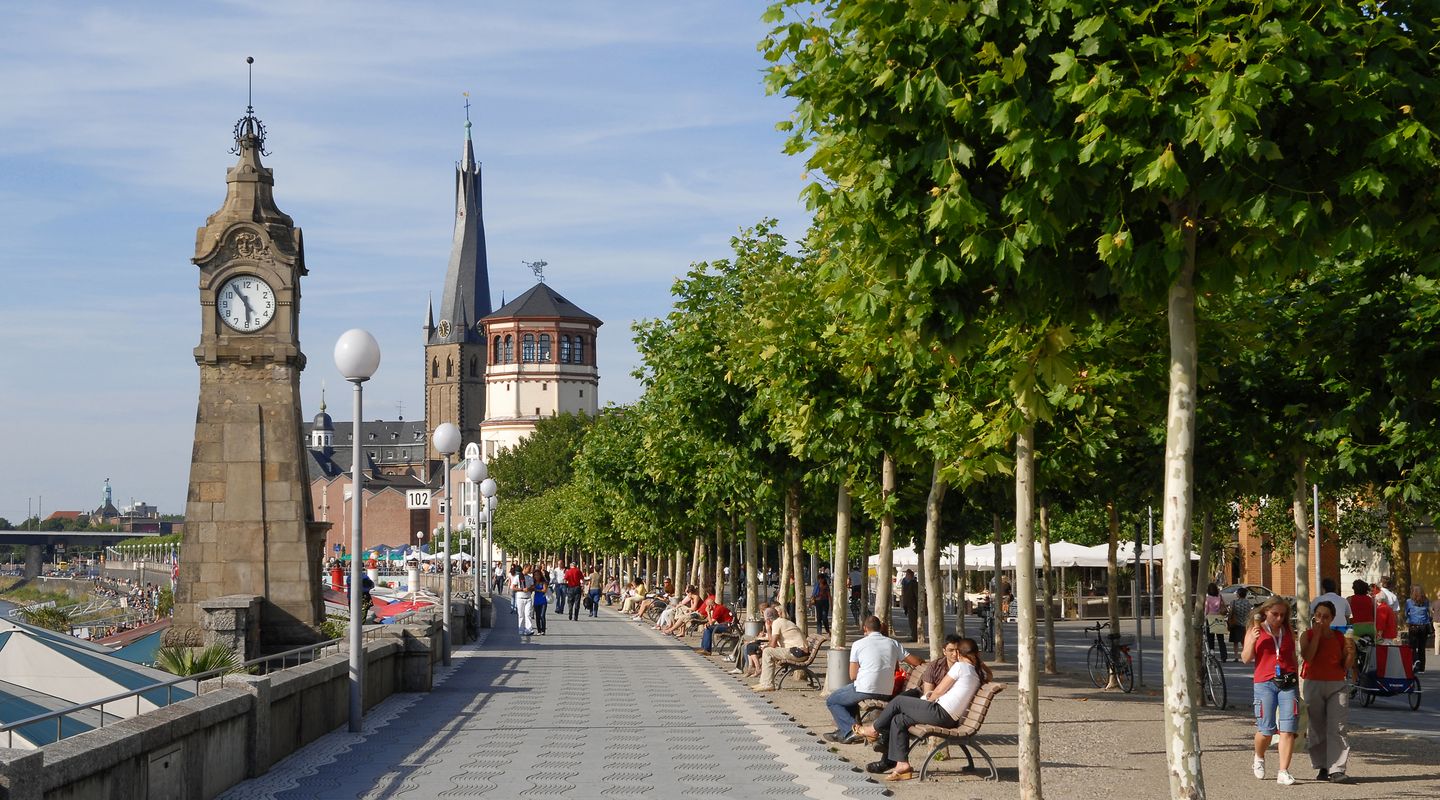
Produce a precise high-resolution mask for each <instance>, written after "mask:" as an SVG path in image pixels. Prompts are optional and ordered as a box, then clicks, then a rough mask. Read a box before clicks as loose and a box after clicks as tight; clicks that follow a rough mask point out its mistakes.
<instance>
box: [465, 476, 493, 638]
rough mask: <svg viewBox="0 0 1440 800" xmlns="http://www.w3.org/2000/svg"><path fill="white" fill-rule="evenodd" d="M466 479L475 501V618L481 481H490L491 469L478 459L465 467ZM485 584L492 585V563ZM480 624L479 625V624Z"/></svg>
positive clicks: (472, 572) (477, 611)
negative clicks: (468, 481)
mask: <svg viewBox="0 0 1440 800" xmlns="http://www.w3.org/2000/svg"><path fill="white" fill-rule="evenodd" d="M465 477H466V478H468V479H469V480H470V497H471V498H473V499H474V501H475V562H474V563H473V564H471V565H470V576H471V577H472V578H474V579H475V581H474V583H475V616H476V618H477V620H478V618H479V616H480V481H483V480H489V478H490V469H489V468H488V467H486V466H485V462H484V461H481V460H480V459H478V458H474V459H471V460H470V463H469V464H466V465H465ZM485 584H486V585H487V586H488V585H489V584H490V562H489V561H486V562H485ZM477 624H478V623H477Z"/></svg>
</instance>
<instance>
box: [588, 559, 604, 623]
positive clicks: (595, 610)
mask: <svg viewBox="0 0 1440 800" xmlns="http://www.w3.org/2000/svg"><path fill="white" fill-rule="evenodd" d="M604 579H605V578H604V576H602V575H601V574H600V568H599V567H598V566H596V565H594V564H591V565H590V573H589V574H587V575H586V576H585V594H586V596H587V597H589V598H590V616H592V617H598V616H600V589H601V581H603V580H604Z"/></svg>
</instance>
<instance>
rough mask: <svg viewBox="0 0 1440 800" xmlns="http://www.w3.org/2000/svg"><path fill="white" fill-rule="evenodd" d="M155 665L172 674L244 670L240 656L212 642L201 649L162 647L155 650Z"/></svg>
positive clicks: (225, 672) (222, 672)
mask: <svg viewBox="0 0 1440 800" xmlns="http://www.w3.org/2000/svg"><path fill="white" fill-rule="evenodd" d="M155 666H156V667H157V668H159V669H163V670H165V671H166V672H168V673H170V674H172V675H201V674H204V673H207V672H216V671H220V674H222V675H231V674H234V673H237V672H242V671H243V670H244V668H243V667H242V666H241V662H240V657H239V656H237V655H235V652H234V651H232V650H231V649H230V648H228V647H226V646H225V645H223V644H212V645H210V646H209V647H206V648H205V649H203V650H201V649H199V648H193V647H162V648H160V649H159V650H156V651H155Z"/></svg>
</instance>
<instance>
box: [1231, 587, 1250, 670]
mask: <svg viewBox="0 0 1440 800" xmlns="http://www.w3.org/2000/svg"><path fill="white" fill-rule="evenodd" d="M1253 607H1254V604H1253V603H1251V602H1250V590H1249V589H1246V588H1245V587H1244V586H1241V587H1240V588H1239V589H1236V590H1235V599H1234V600H1231V601H1230V610H1229V613H1228V616H1227V617H1226V621H1227V622H1228V623H1229V626H1230V652H1232V653H1234V654H1235V658H1237V659H1238V658H1240V648H1241V647H1243V646H1244V644H1245V628H1246V626H1247V625H1248V624H1249V623H1250V610H1251V608H1253Z"/></svg>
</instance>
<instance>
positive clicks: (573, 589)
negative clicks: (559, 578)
mask: <svg viewBox="0 0 1440 800" xmlns="http://www.w3.org/2000/svg"><path fill="white" fill-rule="evenodd" d="M563 577H564V579H565V593H566V594H567V595H569V597H568V598H566V599H567V600H569V602H570V606H569V608H570V619H573V620H578V619H580V593H581V591H582V589H581V586H580V584H582V583H584V582H585V573H583V572H581V571H580V565H579V564H577V563H575V562H574V561H571V562H570V568H569V569H567V570H565V575H564V576H563Z"/></svg>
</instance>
